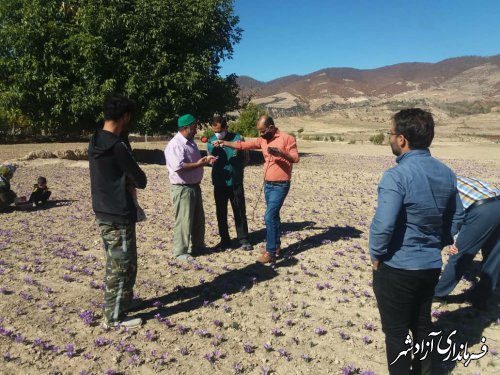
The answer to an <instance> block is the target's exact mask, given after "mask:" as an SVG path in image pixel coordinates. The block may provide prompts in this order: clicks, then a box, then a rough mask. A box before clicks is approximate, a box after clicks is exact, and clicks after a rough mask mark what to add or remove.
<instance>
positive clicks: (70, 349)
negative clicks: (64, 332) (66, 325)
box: [64, 344, 75, 358]
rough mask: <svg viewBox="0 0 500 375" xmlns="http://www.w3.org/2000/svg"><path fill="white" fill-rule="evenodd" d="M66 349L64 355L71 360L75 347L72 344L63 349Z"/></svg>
mask: <svg viewBox="0 0 500 375" xmlns="http://www.w3.org/2000/svg"><path fill="white" fill-rule="evenodd" d="M64 348H65V349H66V355H67V356H68V357H69V358H72V357H73V356H74V355H75V346H74V345H73V344H66V346H65V347H64Z"/></svg>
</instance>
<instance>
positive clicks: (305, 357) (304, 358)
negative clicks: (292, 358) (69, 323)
mask: <svg viewBox="0 0 500 375" xmlns="http://www.w3.org/2000/svg"><path fill="white" fill-rule="evenodd" d="M300 358H302V359H303V360H304V361H306V362H311V361H312V358H311V357H310V356H309V355H308V354H302V355H301V356H300Z"/></svg>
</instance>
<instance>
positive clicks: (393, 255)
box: [369, 108, 463, 375]
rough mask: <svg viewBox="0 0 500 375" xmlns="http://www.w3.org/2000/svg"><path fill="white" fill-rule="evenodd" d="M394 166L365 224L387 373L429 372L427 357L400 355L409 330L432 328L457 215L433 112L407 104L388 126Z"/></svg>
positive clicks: (421, 332) (416, 335) (417, 337)
mask: <svg viewBox="0 0 500 375" xmlns="http://www.w3.org/2000/svg"><path fill="white" fill-rule="evenodd" d="M388 134H389V137H390V144H391V149H392V152H393V153H394V155H396V156H397V158H396V162H397V163H398V165H397V166H395V167H393V168H391V169H389V170H387V171H386V172H385V173H384V175H383V176H382V180H381V181H380V184H379V187H378V203H377V210H376V212H375V216H374V217H373V221H372V224H371V227H370V240H369V248H370V256H371V259H372V263H373V270H374V271H373V290H374V293H375V296H376V298H377V303H378V308H379V312H380V318H381V322H382V330H383V331H384V333H385V342H386V353H387V362H388V365H389V366H388V367H389V373H390V374H397V375H404V374H410V368H411V373H412V374H430V373H431V366H432V362H431V358H430V356H427V358H425V359H423V358H420V357H419V356H415V357H414V358H413V359H412V358H411V353H410V354H408V355H405V356H400V357H399V358H398V356H399V354H400V353H401V352H404V351H405V350H406V349H408V348H407V345H406V344H405V340H406V337H407V335H408V331H409V330H411V332H412V336H413V342H422V340H423V339H425V338H426V337H427V336H428V334H429V333H430V332H431V331H432V322H431V305H432V299H433V295H434V287H435V286H436V283H437V282H438V278H439V273H440V271H441V264H442V261H441V250H442V249H443V247H444V246H446V245H449V244H451V243H453V235H454V234H455V233H456V232H457V231H458V225H459V224H460V223H461V221H462V218H463V208H462V205H461V203H460V198H459V196H458V194H457V189H456V176H455V174H454V173H453V172H452V171H451V169H450V168H448V167H447V166H446V165H444V164H443V163H441V162H439V161H438V160H436V159H434V158H433V157H432V156H431V154H430V152H429V146H430V145H431V142H432V139H433V138H434V120H433V118H432V115H431V113H429V112H426V111H423V110H421V109H419V108H414V109H405V110H402V111H400V112H398V113H396V114H395V115H394V117H393V125H392V128H391V131H390V132H389V133H388Z"/></svg>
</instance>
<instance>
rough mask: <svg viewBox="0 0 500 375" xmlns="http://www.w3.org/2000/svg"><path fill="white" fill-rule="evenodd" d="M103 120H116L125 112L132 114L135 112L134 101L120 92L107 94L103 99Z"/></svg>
mask: <svg viewBox="0 0 500 375" xmlns="http://www.w3.org/2000/svg"><path fill="white" fill-rule="evenodd" d="M103 112H104V120H108V121H109V120H110V121H118V120H119V119H121V118H122V117H123V115H125V114H127V113H128V114H130V115H133V114H134V112H135V102H134V101H133V100H131V99H129V98H127V97H126V96H123V95H120V94H112V95H108V96H107V97H106V98H105V99H104V106H103Z"/></svg>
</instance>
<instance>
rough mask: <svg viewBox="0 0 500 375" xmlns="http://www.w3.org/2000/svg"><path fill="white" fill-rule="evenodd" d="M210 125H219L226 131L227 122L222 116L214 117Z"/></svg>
mask: <svg viewBox="0 0 500 375" xmlns="http://www.w3.org/2000/svg"><path fill="white" fill-rule="evenodd" d="M212 124H214V125H215V124H220V126H222V127H223V128H224V129H227V120H226V118H225V117H224V116H220V115H215V116H214V117H213V119H212Z"/></svg>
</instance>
